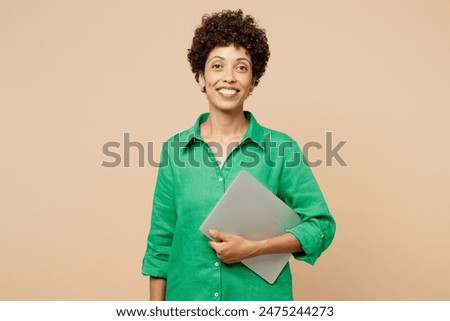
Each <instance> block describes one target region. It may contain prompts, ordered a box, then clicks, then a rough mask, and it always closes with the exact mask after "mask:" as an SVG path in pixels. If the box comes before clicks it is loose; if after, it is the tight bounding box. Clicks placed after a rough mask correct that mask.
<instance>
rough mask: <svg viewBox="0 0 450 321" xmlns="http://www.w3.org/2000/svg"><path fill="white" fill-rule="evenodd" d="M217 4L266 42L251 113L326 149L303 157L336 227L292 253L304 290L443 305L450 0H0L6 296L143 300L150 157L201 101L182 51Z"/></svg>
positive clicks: (152, 173) (0, 263)
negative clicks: (316, 246)
mask: <svg viewBox="0 0 450 321" xmlns="http://www.w3.org/2000/svg"><path fill="white" fill-rule="evenodd" d="M224 8H228V9H237V8H242V9H243V11H244V13H248V14H251V15H253V16H254V17H256V18H257V20H258V21H259V22H260V25H261V27H263V28H265V29H266V30H267V36H268V39H269V44H270V48H271V52H272V56H271V59H270V61H269V65H268V69H267V72H266V74H265V76H264V77H263V78H262V79H261V83H260V85H259V86H258V87H257V88H256V90H255V92H254V94H253V95H252V97H251V98H250V99H249V100H248V101H247V102H246V109H247V110H250V111H252V112H253V113H254V114H255V116H256V117H257V119H258V120H259V122H260V123H262V124H264V125H265V126H267V127H270V128H274V129H278V130H281V131H284V132H286V133H288V134H289V135H290V136H292V137H293V138H294V139H296V140H297V141H298V142H299V144H300V145H301V146H305V145H306V146H307V143H308V142H313V143H314V144H315V146H318V145H317V144H316V143H319V144H320V145H321V146H323V148H322V149H310V153H309V155H308V157H309V159H310V161H316V160H322V161H323V162H322V163H321V164H320V165H319V166H315V167H314V168H313V171H314V173H315V175H316V178H317V180H318V181H319V184H320V186H321V188H322V190H323V193H324V194H325V197H326V199H327V201H328V203H329V206H330V209H331V211H332V213H333V214H334V216H335V218H336V221H337V227H338V229H337V234H336V238H335V240H334V243H333V244H332V246H331V247H330V248H329V249H328V251H326V252H325V253H324V254H323V256H322V257H321V258H320V259H319V261H318V262H317V264H316V265H315V266H313V267H311V266H308V265H307V264H305V263H303V262H292V271H293V275H294V291H295V298H296V300H449V299H450V273H449V271H450V255H449V254H448V253H449V248H450V233H449V227H450V206H449V203H448V199H449V192H450V175H449V173H450V171H449V169H448V164H449V161H450V157H449V156H450V155H449V153H450V151H449V147H450V146H449V137H450V129H449V116H450V112H449V107H450V94H449V93H450V59H449V57H450V2H449V1H445V0H441V1H438V0H426V1H425V0H423V1H418V0H402V1H400V0H399V1H393V0H381V1H356V0H355V1H350V0H343V1H332V0H327V1H325V0H324V1H306V0H304V1H294V0H291V1H282V2H280V1H278V2H276V1H256V0H254V1H148V0H141V1H138V0H136V1H125V0H122V1H118V0H116V1H109V0H108V1H107V0H90V1H87V0H86V1H59V0H58V1H57V0H53V1H52V0H42V1H32V0H28V1H26V0H23V1H16V0H1V1H0V108H1V117H0V123H1V124H0V131H1V137H2V148H1V153H2V155H1V158H0V165H1V166H0V171H1V176H0V179H1V185H0V186H1V187H0V188H1V193H0V195H1V196H0V197H1V201H0V248H1V250H0V299H2V300H146V299H147V297H148V294H147V293H148V282H147V278H146V277H143V276H141V274H140V269H141V260H142V257H143V254H144V251H145V246H146V237H147V233H148V229H149V220H150V214H151V204H152V197H153V191H154V186H155V178H156V173H157V167H156V166H154V165H151V164H149V159H150V160H153V161H157V160H158V159H159V152H160V148H161V146H162V142H163V141H164V140H166V139H167V138H168V137H170V136H171V135H173V134H175V133H177V132H179V131H181V130H183V129H185V128H188V127H190V126H191V125H192V124H193V122H194V121H195V119H196V118H197V116H198V115H199V114H200V113H202V112H205V111H207V101H206V99H205V96H204V95H203V94H201V93H200V90H199V88H198V86H197V84H196V82H195V80H194V77H193V75H192V74H191V72H190V68H189V64H188V62H187V59H186V53H187V48H189V46H190V44H191V41H192V36H193V33H194V29H195V28H196V27H197V26H198V25H199V24H200V21H201V16H202V15H203V14H204V13H211V12H214V11H219V10H222V9H224ZM327 132H328V133H331V134H328V135H331V137H332V141H331V142H330V141H329V140H328V143H329V144H331V146H330V147H335V146H336V145H337V144H339V142H345V144H344V145H343V146H342V148H341V149H340V150H339V156H340V157H341V158H342V159H343V160H344V161H345V164H346V165H347V166H344V164H342V162H341V164H339V162H337V161H336V159H333V160H332V162H331V164H330V162H329V163H328V164H327V163H326V151H327V150H326V148H325V145H326V143H327V139H326V137H327ZM126 137H128V138H129V140H131V141H133V142H139V143H140V144H142V145H143V146H144V147H145V150H144V152H145V155H146V156H145V166H143V167H140V166H139V150H138V147H133V148H131V150H130V154H129V156H130V164H129V166H125V165H126V164H125V162H124V161H125V159H124V156H125V153H126V151H125V149H124V148H123V146H124V141H125V140H126ZM109 142H112V143H113V144H120V147H118V148H111V150H114V151H115V152H117V153H118V154H120V155H121V163H120V164H119V165H118V166H116V167H105V166H102V163H103V162H112V161H113V160H114V159H113V158H112V157H110V156H107V155H106V154H104V152H103V146H104V144H106V143H109ZM114 142H116V143H114ZM148 143H150V144H148ZM147 154H148V155H149V156H147ZM142 155H143V154H142ZM193 259H195V258H193Z"/></svg>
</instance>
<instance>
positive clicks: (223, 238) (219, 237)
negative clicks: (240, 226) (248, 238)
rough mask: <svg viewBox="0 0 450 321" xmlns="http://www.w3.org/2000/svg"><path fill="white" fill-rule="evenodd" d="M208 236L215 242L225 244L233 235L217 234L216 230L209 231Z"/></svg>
mask: <svg viewBox="0 0 450 321" xmlns="http://www.w3.org/2000/svg"><path fill="white" fill-rule="evenodd" d="M209 235H211V237H212V238H213V239H214V240H215V241H217V242H226V241H229V240H230V239H232V238H233V236H234V235H233V234H228V233H223V232H219V231H217V230H210V231H209Z"/></svg>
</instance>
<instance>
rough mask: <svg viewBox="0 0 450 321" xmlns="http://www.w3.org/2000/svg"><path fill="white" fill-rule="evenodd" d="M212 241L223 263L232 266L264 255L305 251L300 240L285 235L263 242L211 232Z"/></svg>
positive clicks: (211, 243) (291, 235)
mask: <svg viewBox="0 0 450 321" xmlns="http://www.w3.org/2000/svg"><path fill="white" fill-rule="evenodd" d="M209 235H211V238H212V239H213V240H212V241H209V245H210V246H211V247H212V248H213V249H214V251H216V253H217V257H218V258H219V259H220V260H222V262H224V263H227V264H231V263H237V262H241V261H242V260H245V259H249V258H251V257H255V256H258V255H263V254H275V253H300V252H302V251H303V249H302V245H301V244H300V242H299V240H297V238H296V237H295V236H294V235H293V234H291V233H285V234H282V235H279V236H275V237H272V238H269V239H267V240H262V241H250V240H247V239H246V238H243V237H242V236H238V235H233V234H228V233H222V232H219V231H216V230H210V231H209Z"/></svg>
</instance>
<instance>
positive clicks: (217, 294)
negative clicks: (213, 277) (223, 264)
mask: <svg viewBox="0 0 450 321" xmlns="http://www.w3.org/2000/svg"><path fill="white" fill-rule="evenodd" d="M214 266H215V267H216V268H217V269H219V271H218V272H219V275H220V262H218V261H216V262H214ZM219 279H220V277H219ZM219 287H220V285H219ZM213 296H214V300H219V299H220V298H219V296H220V293H219V291H216V292H214V293H213Z"/></svg>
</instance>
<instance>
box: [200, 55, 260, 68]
mask: <svg viewBox="0 0 450 321" xmlns="http://www.w3.org/2000/svg"><path fill="white" fill-rule="evenodd" d="M214 58H219V59H221V60H225V58H224V57H221V56H214V57H211V58H210V59H209V60H208V61H207V62H206V63H208V62H210V61H211V60H213V59H214ZM241 60H245V61H247V62H248V63H249V64H250V66H251V65H252V62H251V61H250V60H249V59H247V58H244V57H242V58H238V59H236V61H241Z"/></svg>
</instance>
